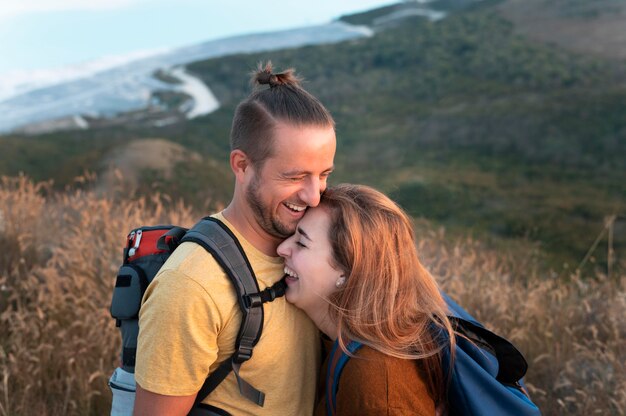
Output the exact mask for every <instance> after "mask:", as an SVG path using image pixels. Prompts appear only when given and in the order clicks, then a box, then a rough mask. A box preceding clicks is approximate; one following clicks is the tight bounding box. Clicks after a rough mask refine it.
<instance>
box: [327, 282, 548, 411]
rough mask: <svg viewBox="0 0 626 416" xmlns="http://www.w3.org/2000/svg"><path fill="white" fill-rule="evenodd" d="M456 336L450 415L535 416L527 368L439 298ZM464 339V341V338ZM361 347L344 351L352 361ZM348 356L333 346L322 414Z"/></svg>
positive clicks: (505, 344)
mask: <svg viewBox="0 0 626 416" xmlns="http://www.w3.org/2000/svg"><path fill="white" fill-rule="evenodd" d="M442 295H443V298H444V300H445V301H446V303H447V305H448V309H449V315H448V318H449V319H450V321H451V323H452V326H453V327H454V328H455V331H456V332H457V333H459V334H462V335H463V336H457V337H456V350H455V359H454V366H453V368H452V372H451V379H450V380H449V384H448V392H447V393H448V411H449V414H450V415H485V416H505V415H515V416H538V415H540V414H541V412H540V411H539V408H538V407H537V406H536V405H535V404H534V403H533V402H532V401H531V400H530V398H529V397H528V393H526V389H525V387H524V384H523V380H522V378H523V377H524V375H525V374H526V370H527V368H528V364H527V363H526V360H525V359H524V357H523V356H522V354H521V353H520V352H519V351H518V350H517V348H515V346H513V344H511V343H510V342H509V341H507V340H506V339H504V338H502V337H500V336H498V335H496V334H494V333H493V332H491V331H489V330H488V329H486V328H485V327H483V326H482V325H481V324H480V323H479V322H478V321H476V320H475V319H474V318H473V317H472V316H471V315H470V314H468V313H467V312H466V311H465V310H464V309H463V308H461V307H460V306H459V305H458V304H457V303H456V302H454V301H453V300H452V299H450V297H449V296H448V295H446V294H445V293H442ZM464 337H467V339H466V338H464ZM362 346H363V344H361V343H359V342H356V341H352V342H350V343H349V344H348V345H347V349H348V351H349V352H350V354H351V355H354V353H355V352H356V351H358V350H359V348H361V347H362ZM449 358H450V357H449V354H444V356H443V363H444V373H447V372H448V369H449V363H450V361H449ZM349 359H350V356H349V355H348V354H346V353H345V352H343V351H342V350H341V348H339V344H338V342H337V341H335V343H334V345H333V348H332V350H331V352H330V356H329V360H328V364H329V365H328V372H327V376H326V383H327V384H326V386H327V392H328V397H327V398H326V413H327V415H329V416H330V415H334V414H335V409H336V407H337V390H338V387H339V378H340V376H341V371H342V370H343V368H344V367H345V365H346V363H347V362H348V360H349Z"/></svg>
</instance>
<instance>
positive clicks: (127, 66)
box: [0, 21, 373, 132]
mask: <svg viewBox="0 0 626 416" xmlns="http://www.w3.org/2000/svg"><path fill="white" fill-rule="evenodd" d="M372 34H373V32H372V30H371V29H369V28H367V27H364V26H353V25H349V24H347V23H343V22H339V21H335V22H332V23H328V24H324V25H317V26H309V27H304V28H298V29H293V30H285V31H279V32H269V33H260V34H251V35H243V36H235V37H230V38H225V39H218V40H214V41H210V42H205V43H202V44H199V45H194V46H190V47H184V48H180V49H175V50H171V51H168V52H165V53H159V54H156V55H150V56H147V57H143V58H141V59H137V60H132V61H131V62H128V63H124V64H122V65H118V66H114V67H112V68H111V67H109V68H108V69H105V70H102V71H96V72H95V73H93V71H91V72H90V71H84V72H83V73H82V74H83V75H84V74H87V75H86V76H81V73H79V74H78V75H77V77H76V78H73V79H69V80H68V79H67V77H65V79H63V78H62V82H59V83H54V82H53V81H52V80H50V79H46V80H45V83H47V86H45V87H42V88H38V87H37V83H36V82H35V83H31V84H30V87H29V84H28V83H26V84H21V90H20V87H19V86H17V87H16V86H12V87H11V86H7V85H6V84H5V86H4V93H5V97H6V96H7V95H11V94H15V95H12V96H9V97H8V98H5V99H2V97H1V96H0V100H1V101H0V132H7V131H11V130H13V129H15V128H17V127H19V126H24V125H28V124H31V123H37V122H41V121H44V120H53V119H60V118H64V117H71V116H74V115H90V116H111V115H114V114H117V113H120V112H123V111H129V110H135V109H141V108H146V107H147V106H148V104H149V101H150V97H151V94H152V92H153V91H155V90H178V89H179V88H180V85H177V84H168V83H164V82H161V81H159V80H157V79H155V78H154V77H153V76H152V75H153V74H154V72H155V71H156V70H157V69H166V70H167V69H171V68H173V67H176V66H181V65H184V64H187V63H191V62H194V61H198V60H202V59H208V58H213V57H218V56H224V55H229V54H235V53H250V52H260V51H266V50H276V49H283V48H290V47H298V46H303V45H313V44H322V43H334V42H341V41H344V40H348V39H355V38H359V37H364V36H371V35H372ZM178 74H179V75H181V76H182V77H184V78H183V82H184V83H183V85H184V86H186V88H188V90H187V91H186V93H187V94H189V95H191V96H192V98H193V99H194V105H193V109H192V110H191V113H187V117H194V116H197V115H200V114H206V112H207V111H209V112H210V111H214V110H215V109H216V108H217V107H218V106H219V104H218V103H217V100H216V99H215V97H213V96H212V93H210V90H208V88H207V89H206V90H202V89H201V88H200V86H199V85H198V84H195V82H200V81H199V80H197V79H195V78H194V79H192V78H187V77H190V75H189V74H186V73H184V72H180V73H178ZM179 78H180V77H179ZM42 82H43V81H42ZM50 83H53V85H50ZM40 85H41V84H40ZM11 88H12V89H11ZM31 88H34V89H31ZM20 91H21V92H20ZM207 91H208V94H209V95H210V96H211V97H212V98H210V96H209V95H207ZM0 92H3V91H0ZM18 92H19V93H18ZM209 108H210V109H209Z"/></svg>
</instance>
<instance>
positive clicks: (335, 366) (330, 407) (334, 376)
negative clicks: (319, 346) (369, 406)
mask: <svg viewBox="0 0 626 416" xmlns="http://www.w3.org/2000/svg"><path fill="white" fill-rule="evenodd" d="M362 346H363V344H361V343H360V342H357V341H351V342H349V343H348V345H347V346H346V348H347V349H348V351H349V352H350V354H353V355H354V353H355V352H356V351H357V350H358V349H359V348H361V347H362ZM349 359H350V356H349V355H348V354H346V353H345V352H344V351H343V350H342V349H341V348H339V341H338V340H335V342H334V343H333V348H332V349H331V351H330V355H329V356H328V369H327V370H328V371H327V372H326V414H327V415H328V416H331V415H334V414H335V411H336V409H337V391H338V390H339V377H340V376H341V372H342V371H343V368H344V367H345V366H346V363H347V362H348V360H349Z"/></svg>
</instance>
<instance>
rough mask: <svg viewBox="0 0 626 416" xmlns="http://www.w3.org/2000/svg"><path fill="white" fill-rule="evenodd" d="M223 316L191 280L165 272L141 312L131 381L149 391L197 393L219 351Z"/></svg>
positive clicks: (145, 296)
mask: <svg viewBox="0 0 626 416" xmlns="http://www.w3.org/2000/svg"><path fill="white" fill-rule="evenodd" d="M222 325H223V317H222V316H221V315H220V313H219V310H218V308H217V306H216V304H215V302H214V301H213V299H212V298H211V296H210V294H209V293H207V291H206V290H205V289H204V288H203V287H202V286H201V285H200V284H198V282H196V281H195V280H193V279H192V278H190V277H188V276H186V275H185V274H183V273H181V272H179V271H175V270H165V271H163V272H162V273H161V274H160V275H159V276H157V278H156V279H155V280H154V281H153V282H152V283H151V284H150V286H149V287H148V290H147V291H146V294H145V295H144V298H143V304H142V307H141V311H140V313H139V338H138V343H137V361H136V367H135V379H136V381H137V382H138V383H139V385H140V386H141V387H142V388H143V389H145V390H148V391H150V392H153V393H157V394H163V395H169V396H187V395H191V394H195V393H197V392H198V390H199V389H200V387H202V384H203V383H204V380H205V379H206V377H207V376H208V374H209V367H210V366H211V364H213V363H214V362H215V360H216V359H217V354H218V347H217V336H218V334H219V331H220V328H221V327H222Z"/></svg>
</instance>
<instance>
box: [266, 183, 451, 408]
mask: <svg viewBox="0 0 626 416" xmlns="http://www.w3.org/2000/svg"><path fill="white" fill-rule="evenodd" d="M278 254H279V255H280V256H282V257H284V259H285V273H286V274H287V275H288V277H287V279H286V281H287V284H288V288H287V292H286V297H287V300H288V301H289V302H291V303H293V304H294V305H296V306H298V307H299V308H301V309H302V310H303V311H305V312H306V313H307V314H308V315H309V317H310V318H311V319H312V320H313V321H314V322H315V323H316V325H317V326H318V328H319V329H320V330H321V331H322V332H323V334H325V335H326V336H327V337H328V340H327V342H326V344H327V347H328V346H330V345H331V344H332V342H334V343H336V344H338V346H339V348H342V349H343V350H344V351H345V350H346V345H348V343H349V342H350V341H353V340H355V341H359V342H360V343H362V344H363V345H364V346H363V347H362V348H361V349H359V350H357V351H356V353H355V354H354V356H353V358H352V359H350V360H349V361H348V362H347V364H346V366H345V368H344V369H343V372H342V374H341V377H340V379H339V385H338V390H337V395H336V407H335V413H334V414H335V415H342V416H343V415H434V414H435V413H436V411H437V413H439V412H440V411H441V410H442V408H443V404H444V401H445V400H444V397H445V382H444V379H445V374H443V370H442V364H441V354H442V353H443V350H444V348H445V347H447V345H446V343H449V342H450V341H449V340H450V339H451V340H454V337H453V336H450V335H452V327H451V326H450V322H449V321H448V318H447V317H446V306H445V303H444V300H443V299H442V297H441V295H440V294H439V289H438V287H437V284H436V283H435V281H434V279H433V278H432V276H431V275H430V274H429V273H428V271H426V269H424V267H423V266H422V264H421V263H420V261H419V259H418V257H417V252H416V249H415V240H414V234H413V228H412V225H411V222H410V220H409V218H408V217H407V215H406V214H405V213H404V212H403V211H402V210H401V209H400V208H399V207H398V206H397V205H396V204H395V203H394V202H393V201H391V200H390V199H389V198H388V197H386V196H385V195H383V194H382V193H380V192H378V191H376V190H374V189H372V188H370V187H367V186H360V185H339V186H336V187H332V188H329V189H327V190H326V192H325V193H324V194H323V196H322V200H321V202H320V205H319V206H318V207H317V208H309V209H308V210H307V213H306V215H305V216H304V217H303V218H302V220H301V221H300V222H299V224H298V227H297V230H296V233H295V234H294V235H292V236H291V237H290V238H288V239H287V240H285V241H284V242H283V243H282V244H281V245H280V246H279V247H278ZM437 334H439V335H437ZM442 334H448V336H441V335H442ZM452 342H454V341H452ZM326 370H327V363H325V364H324V366H323V367H322V371H321V383H322V384H323V383H324V381H325V378H326V377H325V376H326ZM319 391H320V392H324V391H326V389H325V388H324V387H323V386H322V388H321V389H320V390H319ZM327 399H328V397H322V398H321V400H320V401H319V402H318V404H317V406H316V410H315V414H316V415H325V414H326V413H327V409H326V401H327Z"/></svg>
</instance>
